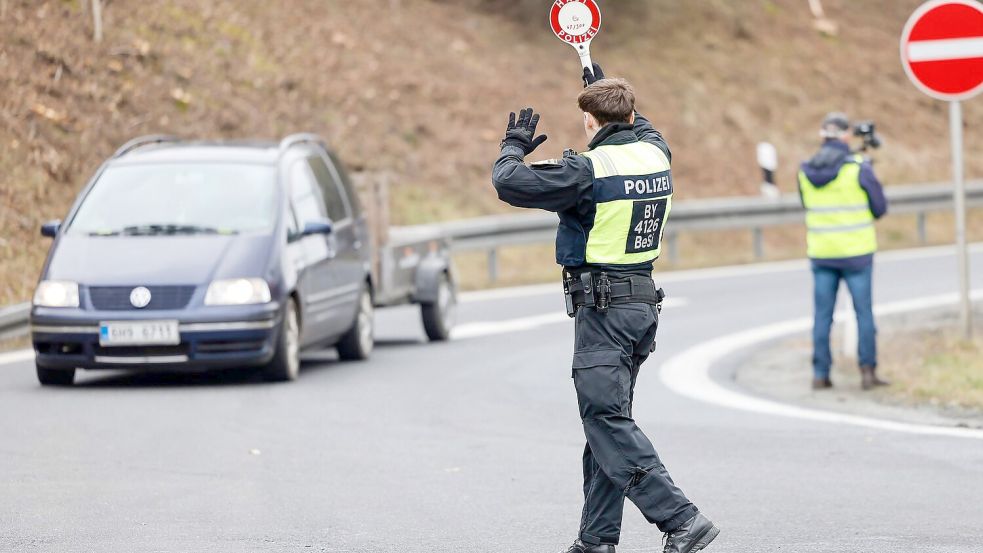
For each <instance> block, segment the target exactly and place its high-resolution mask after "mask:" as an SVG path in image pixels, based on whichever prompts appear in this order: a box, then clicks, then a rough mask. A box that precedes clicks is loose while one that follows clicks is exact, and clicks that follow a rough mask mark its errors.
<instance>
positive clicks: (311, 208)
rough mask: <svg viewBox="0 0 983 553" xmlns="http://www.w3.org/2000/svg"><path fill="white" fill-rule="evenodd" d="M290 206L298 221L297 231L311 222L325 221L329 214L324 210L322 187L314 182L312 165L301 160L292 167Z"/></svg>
mask: <svg viewBox="0 0 983 553" xmlns="http://www.w3.org/2000/svg"><path fill="white" fill-rule="evenodd" d="M290 206H291V207H292V211H293V213H294V218H295V219H296V221H297V229H298V230H300V229H303V228H304V225H306V224H307V223H309V222H311V221H317V220H321V219H324V218H325V217H327V216H328V214H327V213H326V212H325V210H324V200H323V199H322V198H321V191H320V187H319V186H318V185H317V181H315V180H314V174H313V173H312V172H311V168H310V165H308V164H307V162H306V161H305V160H302V159H299V160H297V161H295V162H294V163H293V165H291V166H290Z"/></svg>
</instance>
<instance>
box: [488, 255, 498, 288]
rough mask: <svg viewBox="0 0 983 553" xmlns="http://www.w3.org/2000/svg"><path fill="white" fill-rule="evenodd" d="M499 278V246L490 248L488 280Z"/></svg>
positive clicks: (492, 280)
mask: <svg viewBox="0 0 983 553" xmlns="http://www.w3.org/2000/svg"><path fill="white" fill-rule="evenodd" d="M497 280H498V248H488V281H489V282H492V283H494V282H495V281H497Z"/></svg>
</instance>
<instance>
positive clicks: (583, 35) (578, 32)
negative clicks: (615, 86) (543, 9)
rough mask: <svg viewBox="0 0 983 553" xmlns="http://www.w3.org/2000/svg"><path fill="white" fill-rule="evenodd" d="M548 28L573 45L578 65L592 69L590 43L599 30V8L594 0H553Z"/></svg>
mask: <svg viewBox="0 0 983 553" xmlns="http://www.w3.org/2000/svg"><path fill="white" fill-rule="evenodd" d="M550 28H552V29H553V34H555V35H556V37H557V38H559V39H560V40H562V41H563V42H566V43H567V44H569V45H570V46H573V47H574V49H576V50H577V55H578V56H580V65H582V66H583V67H584V68H585V69H590V70H591V71H593V67H592V62H591V59H590V43H591V40H593V39H594V37H595V36H597V33H598V31H600V30H601V9H600V8H598V7H597V2H595V1H594V0H554V2H553V6H552V7H551V8H550Z"/></svg>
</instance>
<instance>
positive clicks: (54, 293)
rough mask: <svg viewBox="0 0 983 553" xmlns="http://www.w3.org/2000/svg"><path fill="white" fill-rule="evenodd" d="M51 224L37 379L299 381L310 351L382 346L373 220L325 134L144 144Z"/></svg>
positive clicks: (147, 140)
mask: <svg viewBox="0 0 983 553" xmlns="http://www.w3.org/2000/svg"><path fill="white" fill-rule="evenodd" d="M42 233H43V234H44V235H45V236H50V237H52V238H54V242H53V244H52V246H51V249H50V252H49V254H48V259H47V261H46V262H45V265H44V269H43V271H42V273H41V279H40V281H39V283H38V287H37V290H36V293H35V295H34V301H33V308H32V311H31V336H32V340H33V344H34V348H35V351H36V353H37V375H38V379H39V380H40V381H41V383H42V384H56V385H68V384H71V383H72V382H73V379H74V374H75V370H76V369H77V368H83V369H102V368H126V369H140V368H143V369H154V370H160V369H167V370H191V371H196V370H203V369H212V368H222V367H251V366H254V367H260V368H261V370H262V371H263V373H264V374H265V376H266V377H267V378H269V379H271V380H293V379H295V378H296V377H297V375H298V370H299V359H298V352H299V350H300V349H301V348H303V347H307V346H315V345H326V346H330V345H333V346H335V347H337V349H338V353H339V355H340V357H341V358H343V359H365V358H367V357H368V356H369V354H370V353H371V351H372V347H373V297H372V270H371V269H372V267H371V265H372V261H371V259H372V253H371V252H370V243H371V241H370V239H369V236H368V226H367V223H366V217H365V215H364V213H363V209H362V206H361V205H360V204H359V200H358V197H357V196H356V194H355V191H354V189H353V187H352V184H351V182H350V181H349V178H348V176H347V175H346V174H345V171H344V169H343V167H342V166H341V164H340V163H339V162H338V160H337V159H336V158H335V157H334V156H333V154H332V153H331V152H330V151H329V150H328V149H327V148H326V147H325V146H324V144H323V142H322V141H321V140H320V139H319V138H318V137H317V136H314V135H309V134H302V135H292V136H289V137H287V138H285V139H284V140H283V141H281V142H280V143H279V144H277V143H208V142H186V141H178V140H175V139H170V138H167V137H144V138H140V139H136V140H134V141H131V142H130V143H128V144H126V145H124V146H123V147H122V148H120V149H119V150H118V151H117V152H116V153H115V154H114V155H113V157H112V158H110V159H109V160H108V161H106V163H104V164H103V166H102V167H101V168H100V169H99V171H98V172H97V173H96V175H95V176H94V177H93V178H92V180H91V181H90V182H89V184H88V186H86V188H85V189H84V190H83V191H82V192H81V193H80V194H79V197H78V199H77V200H76V202H75V204H74V206H73V207H72V208H71V210H70V212H69V214H68V216H67V218H66V219H65V221H64V222H61V221H53V222H50V223H47V224H45V225H44V227H43V228H42Z"/></svg>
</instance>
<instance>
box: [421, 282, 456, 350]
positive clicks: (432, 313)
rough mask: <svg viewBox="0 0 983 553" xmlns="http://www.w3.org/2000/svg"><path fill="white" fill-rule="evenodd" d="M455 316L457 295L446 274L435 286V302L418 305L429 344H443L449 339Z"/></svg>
mask: <svg viewBox="0 0 983 553" xmlns="http://www.w3.org/2000/svg"><path fill="white" fill-rule="evenodd" d="M456 314H457V293H456V292H455V291H454V286H453V285H452V284H451V280H450V278H449V277H448V276H447V273H443V274H442V275H441V276H440V282H439V283H438V284H437V301H435V302H432V303H424V304H421V305H420V315H421V316H422V318H423V330H424V331H425V332H426V333H427V338H429V339H430V341H431V342H443V341H445V340H448V339H450V337H451V330H453V328H454V322H455V319H456Z"/></svg>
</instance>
